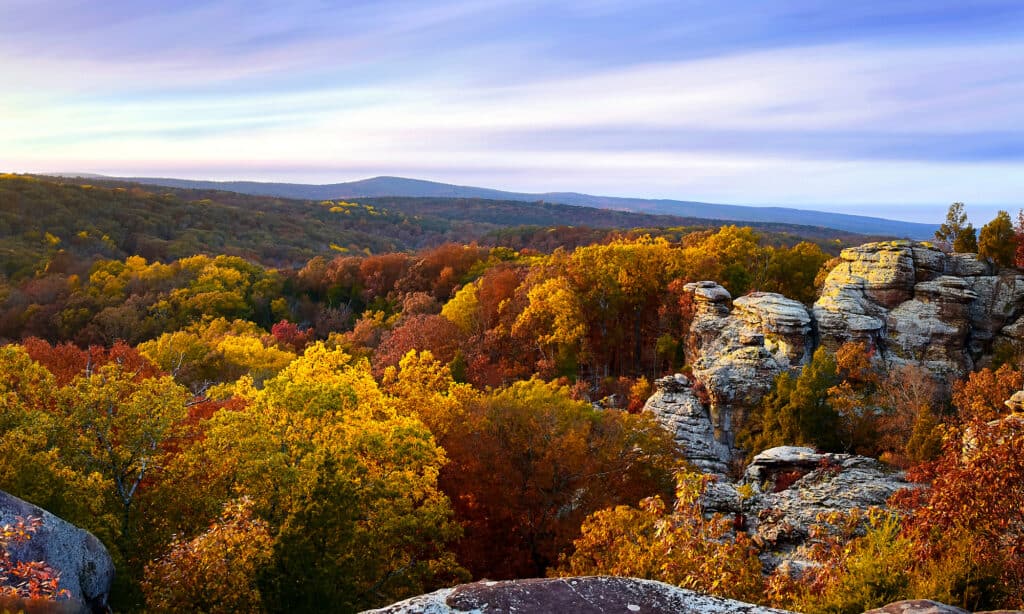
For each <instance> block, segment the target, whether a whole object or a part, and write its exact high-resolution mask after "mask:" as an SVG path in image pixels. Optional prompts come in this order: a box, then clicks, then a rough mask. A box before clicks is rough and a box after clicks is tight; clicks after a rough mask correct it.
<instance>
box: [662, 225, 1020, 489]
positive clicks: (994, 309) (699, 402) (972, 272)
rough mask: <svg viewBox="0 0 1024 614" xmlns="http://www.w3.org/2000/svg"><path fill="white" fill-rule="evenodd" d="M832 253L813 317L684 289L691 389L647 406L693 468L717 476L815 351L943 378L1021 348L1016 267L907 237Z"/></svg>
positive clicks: (782, 304) (710, 286) (753, 297)
mask: <svg viewBox="0 0 1024 614" xmlns="http://www.w3.org/2000/svg"><path fill="white" fill-rule="evenodd" d="M840 257H841V259H842V262H841V263H840V264H839V265H837V266H836V267H835V268H834V269H833V270H832V272H831V273H830V274H829V275H828V277H827V278H826V280H825V284H824V287H823V288H822V293H821V297H820V298H819V299H818V301H817V302H815V304H814V306H813V307H812V308H811V309H808V308H806V307H805V306H804V305H802V304H801V303H799V302H797V301H794V300H791V299H787V298H785V297H783V296H781V295H779V294H774V293H765V292H754V293H752V294H749V295H747V296H742V297H739V298H736V299H732V297H731V296H730V295H729V292H728V291H727V290H726V289H725V288H723V287H722V286H720V285H718V284H716V283H714V282H710V281H702V282H696V283H691V284H687V285H686V290H687V291H688V292H690V293H692V298H693V307H694V308H693V319H692V323H691V325H690V329H689V330H688V331H686V360H687V363H689V364H690V365H691V366H692V368H693V374H692V375H693V377H692V384H691V385H690V386H689V389H688V390H689V392H687V391H686V387H685V386H683V387H679V386H677V385H676V383H675V382H676V381H679V380H678V377H677V378H665V379H662V380H659V381H658V392H657V393H656V394H655V395H654V397H652V398H651V399H650V401H648V403H647V407H646V408H645V409H646V410H647V411H651V412H653V413H654V414H655V415H656V416H657V417H658V418H659V419H660V420H661V421H662V423H663V424H665V425H666V427H667V428H669V429H671V430H672V431H673V432H674V433H675V434H676V440H677V441H678V442H679V443H680V444H681V445H682V446H683V448H684V450H687V451H686V452H685V454H686V456H687V458H688V459H690V460H691V461H692V462H693V463H694V464H695V465H696V466H698V467H700V468H701V469H704V470H706V471H709V472H712V473H725V467H727V466H728V463H729V460H730V459H731V458H732V456H733V453H734V452H735V450H734V446H735V433H736V430H737V427H738V426H739V425H740V424H742V422H743V420H744V419H745V418H746V416H747V414H748V412H749V411H750V409H751V408H753V407H755V406H757V405H758V404H759V403H760V402H761V399H762V398H763V397H764V395H765V394H766V393H767V392H768V391H769V390H770V389H771V386H772V382H773V380H774V379H775V376H776V375H778V374H779V373H781V372H782V371H784V370H787V369H793V370H795V369H796V368H798V367H800V366H801V365H802V364H804V363H806V362H807V361H808V360H809V359H810V357H811V355H812V354H813V352H814V350H815V349H816V348H817V347H818V346H819V345H824V346H825V347H828V348H830V349H835V348H837V347H838V346H840V345H842V344H843V343H845V342H847V341H858V342H863V343H866V344H867V345H868V347H869V348H870V349H872V350H873V351H874V356H875V358H876V359H877V360H881V361H884V362H886V363H888V364H892V365H897V364H906V363H916V364H920V365H922V366H924V367H926V368H928V369H929V370H930V371H932V372H933V373H935V374H936V376H938V377H940V378H942V379H946V380H948V379H950V378H952V377H957V376H962V375H963V374H965V373H966V372H968V371H970V370H971V369H973V368H975V367H976V366H977V365H979V364H983V363H984V361H985V360H986V357H987V356H988V355H989V354H990V353H991V352H992V350H993V347H994V346H995V345H996V344H1000V343H1004V344H1012V345H1014V346H1016V347H1018V348H1024V317H1021V316H1022V314H1024V276H1022V275H1019V274H1017V273H1016V272H1015V271H1013V272H1011V271H995V270H993V268H992V267H991V266H990V265H989V264H987V263H984V262H979V261H978V260H977V259H976V258H975V256H974V255H973V254H946V253H944V252H942V251H940V250H938V249H936V248H935V247H933V246H931V245H929V244H927V243H918V242H911V241H887V242H881V243H868V244H866V245H862V246H860V247H855V248H850V249H846V250H843V252H842V254H841V256H840ZM670 380H671V381H670ZM669 388H671V389H672V390H671V391H670V390H669Z"/></svg>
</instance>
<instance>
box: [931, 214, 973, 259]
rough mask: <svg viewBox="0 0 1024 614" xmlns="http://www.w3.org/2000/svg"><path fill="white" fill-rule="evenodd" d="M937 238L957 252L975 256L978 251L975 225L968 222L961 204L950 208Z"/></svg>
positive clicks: (936, 234) (937, 232) (936, 232)
mask: <svg viewBox="0 0 1024 614" xmlns="http://www.w3.org/2000/svg"><path fill="white" fill-rule="evenodd" d="M935 238H936V240H938V241H939V242H941V243H943V244H944V245H948V246H950V247H951V248H952V249H953V251H955V252H959V253H971V254H973V253H976V252H977V251H978V243H977V235H976V231H975V230H974V225H973V224H971V223H970V222H968V221H967V213H966V212H965V211H964V204H963V203H961V202H955V203H953V204H952V205H950V206H949V211H948V212H947V213H946V221H945V222H944V223H943V224H942V225H941V226H939V229H938V230H936V231H935Z"/></svg>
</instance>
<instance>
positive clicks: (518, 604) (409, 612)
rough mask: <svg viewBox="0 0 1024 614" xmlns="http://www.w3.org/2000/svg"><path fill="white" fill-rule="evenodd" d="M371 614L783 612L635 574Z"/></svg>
mask: <svg viewBox="0 0 1024 614" xmlns="http://www.w3.org/2000/svg"><path fill="white" fill-rule="evenodd" d="M371 612H372V613H376V614H470V613H480V612H530V613H532V614H566V613H568V612H574V613H576V612H578V613H580V614H589V613H598V612H622V613H624V614H629V613H630V612H639V613H641V614H727V613H735V612H738V613H746V614H784V612H785V611H784V610H775V609H772V608H766V607H762V606H758V605H753V604H749V603H744V602H742V601H735V600H732V599H724V598H722V597H712V596H710V595H703V594H701V593H695V592H693V591H689V590H686V589H682V588H679V587H677V586H672V585H669V584H665V583H663V582H655V581H653V580H641V579H638V578H616V577H610V576H586V577H578V578H551V579H548V578H538V579H533V580H506V581H503V582H488V581H481V582H474V583H472V584H462V585H459V586H456V587H455V588H446V589H442V590H439V591H436V592H433V593H430V594H427V595H421V596H419V597H413V598H412V599H407V600H405V601H400V602H398V603H395V604H393V605H390V606H387V607H384V608H380V609H377V610H368V611H367V614H368V613H371Z"/></svg>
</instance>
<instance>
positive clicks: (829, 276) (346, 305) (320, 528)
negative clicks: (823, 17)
mask: <svg viewBox="0 0 1024 614" xmlns="http://www.w3.org/2000/svg"><path fill="white" fill-rule="evenodd" d="M81 183H82V180H56V179H46V178H39V177H27V176H14V175H5V176H0V254H2V257H0V341H2V342H3V343H4V345H2V346H0V490H2V491H4V492H6V493H9V494H10V495H13V496H15V497H18V498H20V499H23V500H25V501H27V502H29V503H31V504H34V505H37V506H39V507H40V508H43V509H45V510H47V511H48V512H50V513H52V514H53V515H55V516H57V517H59V518H60V519H63V520H65V521H67V522H68V523H71V524H73V525H76V526H77V527H80V528H82V529H85V530H88V531H89V532H91V533H92V534H93V535H95V536H96V537H97V538H98V539H99V540H100V541H101V542H102V544H103V546H104V547H105V548H106V550H107V552H108V553H109V556H110V559H111V560H112V564H113V567H114V569H115V570H116V574H115V575H114V580H113V587H112V589H110V593H109V603H110V605H111V607H112V608H113V609H114V610H115V611H152V612H181V611H202V612H259V611H264V612H285V611H287V612H307V611H308V612H313V611H323V610H324V609H325V604H329V607H328V609H329V610H330V611H339V612H349V611H359V610H363V609H366V608H373V607H381V606H386V605H388V604H390V603H392V602H395V601H398V600H401V599H405V598H408V597H412V596H416V595H420V594H422V593H426V592H430V591H434V590H436V589H439V588H443V587H450V586H454V585H456V584H459V583H464V582H468V581H471V580H479V579H484V578H486V579H491V580H501V579H511V578H535V577H545V576H547V577H558V576H583V575H598V574H605V575H621V576H632V577H639V578H648V579H655V580H661V581H664V582H667V583H670V584H674V585H678V586H681V587H684V588H688V589H693V590H697V591H702V592H706V593H709V594H713V595H719V596H724V597H731V598H736V599H741V600H744V601H748V602H751V603H759V604H764V605H770V606H775V607H782V608H787V609H794V610H799V611H803V612H861V611H863V610H866V609H868V608H871V607H877V606H880V605H884V604H886V603H889V602H892V601H895V600H898V599H906V598H931V599H936V600H940V601H944V602H946V603H950V604H954V605H958V606H961V607H965V608H968V609H974V610H979V609H998V608H1017V607H1024V419H1022V418H1021V415H1022V414H1021V413H1020V411H1021V410H1022V409H1024V395H1015V393H1016V392H1017V391H1019V390H1021V389H1022V388H1024V375H1022V372H1021V370H1020V357H1021V353H1022V349H1024V319H1021V317H1022V316H1024V274H1021V273H1020V272H1019V270H1018V268H1017V267H1018V266H1019V265H1020V264H1021V263H1022V262H1024V240H1022V238H1024V228H1022V227H1021V224H1020V223H1019V220H1018V223H1017V224H1014V223H1013V221H1012V220H1011V218H1010V216H1009V215H1007V214H1006V213H1002V212H1001V213H1000V215H999V216H998V217H997V218H996V219H994V220H992V221H991V222H989V223H987V224H984V225H983V227H982V228H981V229H980V233H977V232H976V231H975V229H974V227H973V226H972V225H970V224H969V223H968V221H967V218H966V215H965V213H964V208H963V206H962V205H961V204H959V203H956V204H954V205H953V206H952V207H951V208H950V214H949V218H948V219H947V223H946V224H944V225H943V226H942V227H941V228H940V229H938V232H937V233H936V241H935V242H934V243H920V242H910V241H899V240H880V239H892V238H884V237H875V238H869V237H864V236H860V235H854V234H850V233H842V232H838V231H831V230H828V229H823V228H814V227H800V226H784V225H777V224H776V225H755V226H753V227H752V226H737V225H727V226H720V225H717V224H715V223H714V222H710V221H707V220H693V219H685V218H674V217H670V216H654V215H641V214H633V213H625V212H616V211H606V210H599V209H588V208H585V207H569V206H563V205H552V204H549V203H510V202H502V201H487V200H479V199H468V200H467V199H462V200H446V199H438V198H426V199H417V198H374V199H366V200H360V201H359V202H345V201H338V200H334V201H323V202H314V201H294V200H284V199H278V198H268V197H255V196H246V195H240V194H234V193H230V192H215V191H192V190H183V189H170V188H156V187H152V186H143V185H136V184H116V183H112V182H102V181H100V182H97V183H96V184H94V185H81ZM560 224H562V225H560ZM1005 401H1009V402H1008V403H1004V402H1005ZM812 500H813V501H812ZM808 501H812V503H808ZM44 529H45V523H44V524H43V525H42V526H40V524H39V522H38V521H33V520H26V522H25V523H23V524H21V525H7V526H4V527H3V531H2V532H0V546H3V548H0V576H4V577H7V578H13V579H14V581H13V582H3V583H0V584H4V586H3V587H0V595H4V596H6V597H10V598H24V599H33V600H35V599H38V600H47V599H55V600H63V599H67V598H68V596H69V594H68V593H67V592H66V591H64V590H63V587H64V586H65V585H66V582H65V580H67V578H57V577H56V575H55V571H54V570H53V569H51V568H49V567H48V566H47V565H45V564H42V563H41V562H40V564H38V565H34V566H27V567H26V566H25V565H22V564H16V563H13V562H12V560H11V558H10V557H9V556H8V554H7V549H8V548H13V547H14V546H16V545H17V544H18V543H21V542H25V541H26V540H28V542H30V543H31V540H32V539H33V538H34V537H37V536H38V535H39V534H41V533H42V531H43V530H44ZM83 590H84V589H83ZM72 596H75V597H78V598H82V599H85V600H86V601H88V600H89V599H91V598H92V596H90V595H83V594H78V595H72ZM103 599H104V600H106V599H107V596H103Z"/></svg>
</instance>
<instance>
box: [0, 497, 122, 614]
mask: <svg viewBox="0 0 1024 614" xmlns="http://www.w3.org/2000/svg"><path fill="white" fill-rule="evenodd" d="M17 517H21V518H29V517H36V518H41V519H42V521H43V524H42V527H40V529H39V530H38V531H37V532H35V533H34V534H33V535H32V538H31V539H30V540H28V541H26V542H22V543H20V544H13V545H11V546H9V547H8V551H9V552H10V553H11V558H12V559H14V560H15V561H44V562H46V564H48V565H49V566H50V567H52V568H53V569H54V570H55V571H57V572H58V573H59V574H60V587H61V588H64V589H67V590H68V592H70V593H71V598H72V599H74V600H77V601H79V602H81V603H82V604H84V606H85V609H86V611H89V610H91V611H96V612H104V611H107V598H108V596H109V594H110V585H111V583H112V582H113V580H114V563H113V561H112V560H111V559H110V555H109V554H108V553H107V549H106V548H105V547H104V546H103V544H102V543H100V541H99V540H98V539H96V537H95V536H94V535H93V534H92V533H89V532H88V531H85V530H82V529H79V528H78V527H76V526H74V525H72V524H70V523H68V522H65V521H64V520H61V519H60V518H58V517H56V516H54V515H53V514H51V513H50V512H47V511H46V510H44V509H42V508H40V507H36V506H35V505H32V504H31V503H28V502H26V501H22V500H21V499H19V498H17V497H15V496H13V495H10V494H7V493H5V492H3V491H0V524H11V523H13V522H14V521H15V518H17Z"/></svg>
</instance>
